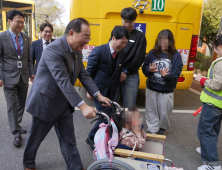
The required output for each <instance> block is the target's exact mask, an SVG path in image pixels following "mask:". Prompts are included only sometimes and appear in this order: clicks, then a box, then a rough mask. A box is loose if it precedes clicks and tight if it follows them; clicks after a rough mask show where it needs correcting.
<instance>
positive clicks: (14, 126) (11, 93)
mask: <svg viewBox="0 0 222 170" xmlns="http://www.w3.org/2000/svg"><path fill="white" fill-rule="evenodd" d="M3 90H4V94H5V100H6V102H7V112H8V121H9V126H10V130H11V133H12V134H13V135H14V136H15V137H18V136H20V131H21V129H20V128H19V123H21V122H22V117H23V113H24V109H25V102H26V97H27V92H28V83H23V81H22V78H21V77H20V80H19V82H18V83H17V84H12V85H8V84H6V85H5V86H4V88H3Z"/></svg>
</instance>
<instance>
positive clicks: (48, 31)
mask: <svg viewBox="0 0 222 170" xmlns="http://www.w3.org/2000/svg"><path fill="white" fill-rule="evenodd" d="M40 33H41V36H42V38H41V39H39V40H36V41H33V42H32V45H31V56H32V62H33V66H34V72H35V75H36V73H37V70H38V65H39V61H40V58H41V55H42V51H43V49H45V48H46V46H47V45H48V44H49V43H51V42H53V41H54V40H55V39H53V38H52V34H53V26H52V24H50V23H48V22H46V23H43V24H42V25H41V26H40Z"/></svg>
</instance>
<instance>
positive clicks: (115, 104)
mask: <svg viewBox="0 0 222 170" xmlns="http://www.w3.org/2000/svg"><path fill="white" fill-rule="evenodd" d="M100 103H102V104H106V103H104V102H100ZM109 103H110V104H111V107H112V106H115V107H116V108H117V109H118V111H119V112H121V107H120V105H119V104H118V103H116V102H114V101H111V100H110V101H109Z"/></svg>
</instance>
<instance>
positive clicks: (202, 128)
mask: <svg viewBox="0 0 222 170" xmlns="http://www.w3.org/2000/svg"><path fill="white" fill-rule="evenodd" d="M221 120H222V109H220V108H218V107H215V106H212V105H208V104H206V103H203V108H202V111H201V115H200V120H199V124H198V128H197V136H198V138H199V140H200V146H201V158H202V161H203V163H204V164H208V165H212V166H218V165H221V162H220V161H219V157H218V152H217V141H218V135H219V133H220V126H221Z"/></svg>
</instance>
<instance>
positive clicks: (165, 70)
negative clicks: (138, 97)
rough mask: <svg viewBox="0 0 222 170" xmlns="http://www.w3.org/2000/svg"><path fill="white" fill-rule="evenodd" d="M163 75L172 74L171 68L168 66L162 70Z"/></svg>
mask: <svg viewBox="0 0 222 170" xmlns="http://www.w3.org/2000/svg"><path fill="white" fill-rule="evenodd" d="M160 73H161V75H162V77H166V75H168V74H170V73H169V69H168V68H167V67H166V68H165V69H164V70H160Z"/></svg>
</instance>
